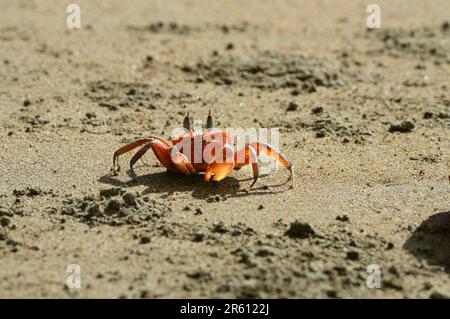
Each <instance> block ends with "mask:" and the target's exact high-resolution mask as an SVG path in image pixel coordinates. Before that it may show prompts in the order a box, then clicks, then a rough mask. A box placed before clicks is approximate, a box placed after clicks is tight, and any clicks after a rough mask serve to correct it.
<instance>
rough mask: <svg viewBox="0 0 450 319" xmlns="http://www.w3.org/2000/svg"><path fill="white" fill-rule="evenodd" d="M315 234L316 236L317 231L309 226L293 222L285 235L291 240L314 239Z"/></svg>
mask: <svg viewBox="0 0 450 319" xmlns="http://www.w3.org/2000/svg"><path fill="white" fill-rule="evenodd" d="M315 234H316V233H315V231H314V230H313V229H312V227H311V226H310V225H309V224H307V223H302V222H300V221H294V222H292V223H291V226H290V227H289V229H288V230H287V231H286V233H285V235H287V236H288V237H290V238H299V239H304V238H308V237H313V236H314V235H315Z"/></svg>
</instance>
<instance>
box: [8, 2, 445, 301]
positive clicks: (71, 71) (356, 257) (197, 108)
mask: <svg viewBox="0 0 450 319" xmlns="http://www.w3.org/2000/svg"><path fill="white" fill-rule="evenodd" d="M77 3H78V4H79V5H80V7H81V25H82V27H81V29H71V30H69V29H67V27H66V24H65V22H66V18H67V16H68V14H67V13H66V6H67V5H68V4H69V2H67V3H66V2H61V1H45V2H44V1H28V0H27V1H6V0H4V1H0V8H1V10H0V79H1V81H0V143H1V144H0V145H1V152H0V297H3V298H12V297H39V298H47V297H56V298H80V297H100V298H105V297H106V298H173V297H182V298H194V297H199V298H211V297H218V298H226V297H230V298H241V297H245V298H264V297H270V298H279V297H286V298H296V297H308V298H310V297H318V298H382V297H385V298H386V297H387V298H405V297H407V298H442V297H450V277H449V275H450V250H449V249H448V245H449V242H450V198H449V196H450V183H449V174H450V157H449V149H450V148H449V146H450V134H449V133H450V95H449V92H450V90H449V87H450V81H449V76H450V56H449V52H450V28H449V22H450V21H449V20H448V18H449V17H448V12H449V11H450V6H449V2H448V1H447V0H443V1H438V0H436V1H432V2H430V1H414V5H412V4H411V3H410V1H379V2H378V3H379V4H380V6H381V13H382V16H381V19H382V20H381V21H382V28H381V29H376V30H367V28H366V18H367V15H368V14H367V13H366V6H367V5H368V4H369V3H370V2H367V1H339V3H336V1H276V2H275V1H273V2H270V1H214V2H211V1H176V2H175V1H174V2H172V1H171V2H170V3H169V2H167V1H126V2H125V1H116V0H113V1H95V2H94V1H81V0H80V1H77ZM209 108H211V109H212V110H213V112H214V115H215V119H216V124H217V125H218V126H219V127H223V128H230V127H234V128H236V127H243V128H249V127H255V128H279V130H280V150H281V151H282V152H283V153H284V154H285V155H286V156H287V157H288V158H289V159H290V160H291V161H292V163H293V166H294V168H295V180H296V181H295V187H294V188H293V189H291V188H290V187H289V185H287V184H284V185H280V184H282V183H283V182H284V181H285V180H286V178H287V177H288V173H287V171H286V170H283V169H278V170H277V171H275V172H273V173H272V174H270V175H269V176H265V177H262V178H260V179H259V180H258V182H257V183H256V185H255V186H254V187H253V188H252V189H250V190H248V188H249V186H250V184H251V182H252V172H251V169H249V168H245V169H243V170H240V171H236V172H233V173H232V174H231V175H230V176H229V177H228V178H226V179H225V180H223V181H221V182H219V183H204V181H203V177H202V176H201V175H195V176H188V177H185V176H179V175H175V174H168V173H166V172H165V169H164V167H161V166H160V165H159V164H158V162H157V160H156V159H155V157H154V156H153V155H152V154H150V153H149V154H148V155H146V156H145V158H144V160H143V161H141V162H138V165H137V167H136V174H137V178H135V179H133V178H132V177H131V176H130V174H129V172H128V170H127V167H128V165H127V163H128V161H129V160H130V158H131V156H132V154H126V155H124V156H123V157H122V158H121V163H122V167H123V170H122V171H121V172H120V174H119V175H118V176H111V174H110V168H111V164H112V155H113V152H114V151H115V150H116V149H118V148H119V147H121V146H122V145H124V144H126V143H128V142H130V141H132V140H134V139H136V138H139V137H142V136H146V135H155V136H160V137H163V138H166V139H167V138H168V137H169V134H170V132H171V131H172V130H173V129H175V128H178V127H180V126H181V123H182V121H183V117H184V114H185V112H186V111H190V112H191V115H192V116H193V117H194V118H195V119H201V120H203V121H205V119H206V115H207V111H208V109H209ZM73 264H75V265H78V266H79V268H77V267H75V269H79V270H80V271H81V272H80V276H79V277H76V278H75V280H74V281H71V280H72V279H73V278H74V277H70V276H71V275H72V276H73V273H71V271H72V270H71V269H74V268H70V267H69V269H68V266H69V265H73ZM369 265H375V266H373V267H375V268H370V267H369V270H370V269H375V270H376V271H375V273H373V272H370V271H369V272H368V266H369ZM68 270H69V272H67V271H68ZM378 270H379V272H378ZM370 275H372V277H370ZM373 276H375V277H373ZM77 278H79V279H80V280H81V281H80V288H76V287H77V286H76V285H75V287H74V286H72V285H70V283H77V280H76V279H77ZM378 279H379V285H377V283H378V281H377V280H378ZM368 281H369V285H368V284H367V283H368ZM67 283H69V286H70V287H69V286H68V285H67ZM374 283H375V286H374V285H373V284H374ZM369 286H370V287H371V288H370V287H369Z"/></svg>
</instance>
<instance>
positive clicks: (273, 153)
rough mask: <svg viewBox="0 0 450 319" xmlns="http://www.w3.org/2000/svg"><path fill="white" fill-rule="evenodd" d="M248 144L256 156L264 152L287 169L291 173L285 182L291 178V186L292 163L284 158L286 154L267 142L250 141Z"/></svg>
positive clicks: (292, 178)
mask: <svg viewBox="0 0 450 319" xmlns="http://www.w3.org/2000/svg"><path fill="white" fill-rule="evenodd" d="M250 146H251V147H252V148H254V149H255V151H256V154H257V156H259V154H260V153H261V152H264V153H265V154H266V155H267V156H268V157H270V158H271V159H273V160H276V161H277V162H278V163H280V164H281V165H283V166H284V167H285V168H286V169H288V170H289V173H290V174H291V175H290V176H289V179H288V180H287V182H288V181H290V180H291V181H292V186H294V174H293V169H292V163H291V162H290V161H289V160H288V159H287V158H286V156H284V155H283V154H281V153H280V152H278V151H277V150H276V149H274V148H273V147H272V146H271V145H269V144H263V143H252V144H250Z"/></svg>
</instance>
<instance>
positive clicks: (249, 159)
mask: <svg viewBox="0 0 450 319" xmlns="http://www.w3.org/2000/svg"><path fill="white" fill-rule="evenodd" d="M248 164H252V170H253V183H252V185H250V188H252V187H253V185H255V183H256V181H257V180H258V177H259V165H258V155H257V154H256V151H255V149H254V148H253V147H251V146H250V145H248V144H245V146H244V148H243V149H241V150H240V151H237V152H236V153H235V154H234V168H235V169H240V168H241V167H242V166H245V165H248Z"/></svg>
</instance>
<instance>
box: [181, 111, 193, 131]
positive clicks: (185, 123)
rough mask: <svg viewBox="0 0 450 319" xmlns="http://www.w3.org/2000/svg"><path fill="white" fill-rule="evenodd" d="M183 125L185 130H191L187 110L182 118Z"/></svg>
mask: <svg viewBox="0 0 450 319" xmlns="http://www.w3.org/2000/svg"><path fill="white" fill-rule="evenodd" d="M183 127H184V128H185V129H186V130H188V131H190V130H191V119H190V117H189V112H187V113H186V116H185V117H184V120H183Z"/></svg>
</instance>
